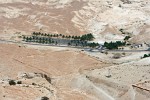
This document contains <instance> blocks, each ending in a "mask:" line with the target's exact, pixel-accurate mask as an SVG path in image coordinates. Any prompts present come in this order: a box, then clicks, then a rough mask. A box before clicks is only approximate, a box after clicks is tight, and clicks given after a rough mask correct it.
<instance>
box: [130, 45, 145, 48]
mask: <svg viewBox="0 0 150 100" xmlns="http://www.w3.org/2000/svg"><path fill="white" fill-rule="evenodd" d="M140 47H143V44H132V45H131V48H140Z"/></svg>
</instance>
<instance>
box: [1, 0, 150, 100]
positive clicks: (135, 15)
mask: <svg viewBox="0 0 150 100" xmlns="http://www.w3.org/2000/svg"><path fill="white" fill-rule="evenodd" d="M0 22H1V23H0V40H1V39H5V40H13V41H17V40H18V38H19V36H22V35H29V34H31V33H32V32H34V31H36V32H43V33H44V32H46V33H56V34H64V35H82V34H87V33H92V34H93V35H94V37H95V40H94V41H96V42H99V43H104V42H105V41H108V42H109V41H117V40H123V39H124V37H125V36H127V35H128V36H131V39H129V42H130V43H141V44H144V43H147V44H149V43H150V1H149V0H0ZM143 48H144V47H143ZM143 48H142V49H143ZM147 48H148V47H147ZM144 49H145V48H144ZM144 54H149V52H148V51H142V52H105V53H100V52H88V51H84V50H81V49H76V48H67V47H51V46H40V45H28V44H22V43H20V42H16V43H11V42H9V43H7V42H2V41H0V100H41V98H42V97H47V98H49V99H50V100H149V99H150V84H149V83H150V58H149V57H147V58H144V59H141V58H142V57H143V55H144ZM116 55H119V59H115V56H116Z"/></svg>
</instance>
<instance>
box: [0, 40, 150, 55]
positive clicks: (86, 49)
mask: <svg viewBox="0 0 150 100" xmlns="http://www.w3.org/2000/svg"><path fill="white" fill-rule="evenodd" d="M0 43H14V44H26V45H38V46H53V47H67V48H77V49H81V50H84V51H89V52H101V50H98V49H93V50H91V48H88V47H86V48H83V47H73V46H67V45H52V44H39V43H28V42H17V41H11V40H2V39H0ZM107 52H150V49H148V50H107Z"/></svg>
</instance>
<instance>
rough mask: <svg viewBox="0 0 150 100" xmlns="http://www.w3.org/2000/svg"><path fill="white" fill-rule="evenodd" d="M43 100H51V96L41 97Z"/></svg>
mask: <svg viewBox="0 0 150 100" xmlns="http://www.w3.org/2000/svg"><path fill="white" fill-rule="evenodd" d="M41 100H49V98H48V97H45V96H44V97H42V98H41Z"/></svg>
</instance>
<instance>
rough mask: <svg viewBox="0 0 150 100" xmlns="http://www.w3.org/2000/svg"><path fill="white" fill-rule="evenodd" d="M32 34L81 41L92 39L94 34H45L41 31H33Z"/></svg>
mask: <svg viewBox="0 0 150 100" xmlns="http://www.w3.org/2000/svg"><path fill="white" fill-rule="evenodd" d="M32 35H33V36H44V37H51V38H52V37H53V38H66V39H74V40H81V41H91V40H93V39H94V36H93V35H92V34H91V33H90V34H85V35H82V36H71V35H62V34H47V33H41V32H33V33H32Z"/></svg>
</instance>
